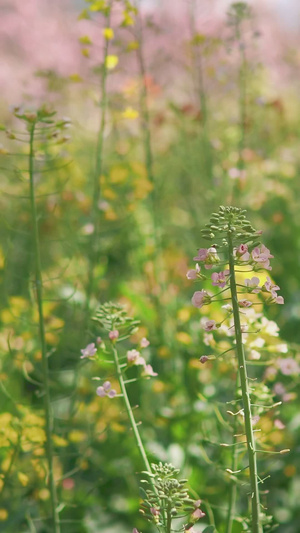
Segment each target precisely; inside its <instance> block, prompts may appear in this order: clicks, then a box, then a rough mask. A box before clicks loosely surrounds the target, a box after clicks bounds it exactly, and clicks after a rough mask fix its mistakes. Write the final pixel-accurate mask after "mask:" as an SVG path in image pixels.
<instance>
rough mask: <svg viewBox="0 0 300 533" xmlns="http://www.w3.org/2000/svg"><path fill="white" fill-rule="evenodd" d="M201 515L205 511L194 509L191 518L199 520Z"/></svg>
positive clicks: (203, 514)
mask: <svg viewBox="0 0 300 533" xmlns="http://www.w3.org/2000/svg"><path fill="white" fill-rule="evenodd" d="M203 516H205V513H204V512H203V511H201V509H195V511H194V512H193V514H192V516H191V520H193V521H196V520H200V518H203Z"/></svg>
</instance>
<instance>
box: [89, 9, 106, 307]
mask: <svg viewBox="0 0 300 533" xmlns="http://www.w3.org/2000/svg"><path fill="white" fill-rule="evenodd" d="M106 27H107V28H110V9H109V10H108V14H107V23H106ZM108 48H109V39H105V45H104V58H103V65H102V73H101V81H100V93H101V100H100V102H99V105H100V108H101V117H100V124H99V129H98V134H97V142H96V158H95V169H94V174H93V203H92V213H91V220H92V224H93V226H94V231H93V233H92V235H91V241H90V254H89V258H88V259H89V264H88V284H87V288H86V312H87V315H88V311H89V307H90V301H91V298H92V296H93V294H94V292H95V266H96V264H97V262H98V256H99V254H98V247H99V233H100V210H99V201H100V197H101V174H102V170H103V146H104V130H105V126H106V113H107V72H108V71H107V66H106V59H107V56H108Z"/></svg>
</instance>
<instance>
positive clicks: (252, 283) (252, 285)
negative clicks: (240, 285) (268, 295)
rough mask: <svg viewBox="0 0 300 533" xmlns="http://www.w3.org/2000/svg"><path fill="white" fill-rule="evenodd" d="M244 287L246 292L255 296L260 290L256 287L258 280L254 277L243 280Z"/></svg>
mask: <svg viewBox="0 0 300 533" xmlns="http://www.w3.org/2000/svg"><path fill="white" fill-rule="evenodd" d="M245 285H246V287H248V292H251V293H256V294H257V293H258V292H260V290H261V288H260V287H259V286H258V285H259V278H257V277H256V276H254V277H253V278H251V279H245Z"/></svg>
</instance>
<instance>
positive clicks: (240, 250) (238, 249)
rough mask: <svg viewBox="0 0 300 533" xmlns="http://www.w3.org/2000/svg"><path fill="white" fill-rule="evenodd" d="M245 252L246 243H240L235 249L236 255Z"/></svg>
mask: <svg viewBox="0 0 300 533" xmlns="http://www.w3.org/2000/svg"><path fill="white" fill-rule="evenodd" d="M246 252H248V245H247V244H240V245H239V247H238V248H237V250H236V255H237V256H238V257H240V256H241V255H244V254H245V253H246Z"/></svg>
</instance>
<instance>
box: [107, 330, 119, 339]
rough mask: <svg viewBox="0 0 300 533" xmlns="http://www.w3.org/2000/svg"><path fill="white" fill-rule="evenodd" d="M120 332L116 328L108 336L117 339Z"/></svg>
mask: <svg viewBox="0 0 300 533" xmlns="http://www.w3.org/2000/svg"><path fill="white" fill-rule="evenodd" d="M119 335H120V333H119V331H118V330H117V329H114V330H113V331H110V332H109V334H108V336H109V338H110V340H111V341H115V340H117V339H118V337H119Z"/></svg>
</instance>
